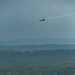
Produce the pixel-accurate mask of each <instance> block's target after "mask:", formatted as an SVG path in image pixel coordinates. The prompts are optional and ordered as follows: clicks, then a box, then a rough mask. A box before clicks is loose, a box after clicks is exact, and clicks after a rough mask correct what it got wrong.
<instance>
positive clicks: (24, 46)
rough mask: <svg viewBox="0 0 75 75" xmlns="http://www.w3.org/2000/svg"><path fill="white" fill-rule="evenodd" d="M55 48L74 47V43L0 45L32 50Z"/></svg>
mask: <svg viewBox="0 0 75 75" xmlns="http://www.w3.org/2000/svg"><path fill="white" fill-rule="evenodd" d="M57 49H75V44H42V45H17V46H4V45H0V50H15V51H34V50H57Z"/></svg>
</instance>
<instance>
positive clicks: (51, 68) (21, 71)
mask: <svg viewBox="0 0 75 75" xmlns="http://www.w3.org/2000/svg"><path fill="white" fill-rule="evenodd" d="M0 75H75V63H61V64H60V63H53V64H52V63H50V64H15V65H7V64H6V65H0Z"/></svg>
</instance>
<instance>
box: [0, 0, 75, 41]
mask: <svg viewBox="0 0 75 75" xmlns="http://www.w3.org/2000/svg"><path fill="white" fill-rule="evenodd" d="M72 12H73V13H74V12H75V0H0V40H13V39H22V38H23V39H24V38H75V14H73V15H69V16H65V17H62V18H57V19H53V20H46V21H45V22H40V21H39V19H42V18H44V17H45V18H46V19H48V18H51V17H55V16H60V15H65V14H69V13H72Z"/></svg>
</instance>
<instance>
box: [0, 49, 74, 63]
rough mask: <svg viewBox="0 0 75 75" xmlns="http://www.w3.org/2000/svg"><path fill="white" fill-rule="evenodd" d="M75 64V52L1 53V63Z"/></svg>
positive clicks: (8, 51)
mask: <svg viewBox="0 0 75 75" xmlns="http://www.w3.org/2000/svg"><path fill="white" fill-rule="evenodd" d="M70 62H71V63H73V62H75V50H50V51H48V50H46V51H40V50H38V51H33V52H30V51H25V52H21V51H13V50H6V51H0V63H17V64H18V63H24V64H25V63H26V64H28V63H29V64H30V63H70Z"/></svg>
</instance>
